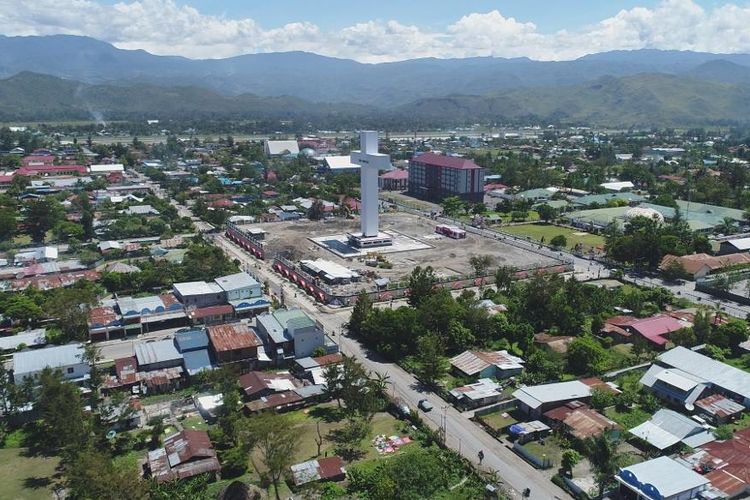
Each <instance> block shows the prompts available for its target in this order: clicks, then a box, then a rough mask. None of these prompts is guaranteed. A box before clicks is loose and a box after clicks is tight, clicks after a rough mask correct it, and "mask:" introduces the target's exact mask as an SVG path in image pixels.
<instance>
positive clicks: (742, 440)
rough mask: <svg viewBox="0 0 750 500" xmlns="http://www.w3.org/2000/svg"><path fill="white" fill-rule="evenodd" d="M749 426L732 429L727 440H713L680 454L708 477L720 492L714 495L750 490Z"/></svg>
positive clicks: (731, 495) (739, 494) (735, 495)
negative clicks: (690, 453)
mask: <svg viewBox="0 0 750 500" xmlns="http://www.w3.org/2000/svg"><path fill="white" fill-rule="evenodd" d="M748 450H750V429H744V430H741V431H737V432H735V433H734V436H732V438H731V439H727V440H726V441H714V442H712V443H707V444H705V445H703V446H701V447H700V449H699V450H698V451H697V452H695V453H693V454H692V455H690V456H683V457H680V459H679V460H680V461H686V462H688V464H689V465H690V466H691V467H692V468H693V470H695V471H696V472H699V473H701V474H703V477H704V478H706V479H708V480H709V481H711V486H712V487H713V489H714V490H718V491H719V492H720V493H721V495H719V496H714V497H713V498H746V495H747V494H748V493H749V492H750V453H748Z"/></svg>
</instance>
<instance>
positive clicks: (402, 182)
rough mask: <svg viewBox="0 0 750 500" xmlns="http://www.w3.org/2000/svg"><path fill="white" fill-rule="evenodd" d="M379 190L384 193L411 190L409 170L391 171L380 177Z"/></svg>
mask: <svg viewBox="0 0 750 500" xmlns="http://www.w3.org/2000/svg"><path fill="white" fill-rule="evenodd" d="M378 188H379V189H380V190H382V191H406V190H407V189H408V188H409V171H408V170H401V169H396V170H391V171H390V172H386V173H384V174H383V175H381V176H380V177H378Z"/></svg>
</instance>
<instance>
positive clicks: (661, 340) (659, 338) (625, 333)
mask: <svg viewBox="0 0 750 500" xmlns="http://www.w3.org/2000/svg"><path fill="white" fill-rule="evenodd" d="M691 326H693V324H692V323H691V322H689V321H686V320H684V319H681V318H676V317H674V316H671V315H669V314H657V315H656V316H651V317H650V318H634V317H632V316H615V317H613V318H609V319H608V320H607V321H606V322H605V331H606V332H608V333H610V334H613V335H614V336H615V337H616V338H617V339H620V340H624V341H629V342H632V339H633V337H632V336H633V335H638V336H639V337H640V338H642V339H643V340H645V341H647V342H648V343H649V344H651V345H652V346H653V347H654V348H656V349H664V348H665V347H666V346H667V342H668V341H669V335H670V334H671V333H673V332H676V331H677V330H681V329H683V328H689V327H691Z"/></svg>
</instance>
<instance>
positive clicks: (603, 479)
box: [585, 433, 625, 498]
mask: <svg viewBox="0 0 750 500" xmlns="http://www.w3.org/2000/svg"><path fill="white" fill-rule="evenodd" d="M617 445H618V440H616V439H615V440H613V439H611V438H610V437H609V435H608V434H607V433H603V434H600V435H599V436H597V437H594V438H591V439H589V440H587V441H586V443H585V447H586V455H587V456H588V459H589V462H590V463H591V467H592V468H593V469H594V473H595V475H596V482H597V484H598V485H599V498H601V497H602V495H604V490H605V489H606V488H607V486H609V485H610V484H611V483H612V482H613V481H614V476H615V474H617V472H618V471H619V469H620V467H622V466H623V465H624V463H625V455H624V454H623V453H620V452H619V451H617Z"/></svg>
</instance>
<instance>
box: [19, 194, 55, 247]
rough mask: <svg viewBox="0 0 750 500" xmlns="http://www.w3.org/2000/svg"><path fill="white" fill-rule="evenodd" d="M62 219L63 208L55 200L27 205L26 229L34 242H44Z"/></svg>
mask: <svg viewBox="0 0 750 500" xmlns="http://www.w3.org/2000/svg"><path fill="white" fill-rule="evenodd" d="M61 219H62V208H61V207H60V204H59V203H58V202H57V201H55V200H52V199H49V198H42V199H40V200H34V201H30V202H28V203H27V204H26V227H27V228H28V231H29V234H30V235H31V238H32V239H33V240H34V241H37V242H43V241H44V238H45V236H46V234H47V231H49V230H50V229H52V228H53V227H55V224H57V222H58V221H60V220H61Z"/></svg>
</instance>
